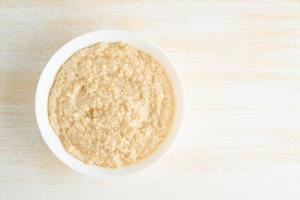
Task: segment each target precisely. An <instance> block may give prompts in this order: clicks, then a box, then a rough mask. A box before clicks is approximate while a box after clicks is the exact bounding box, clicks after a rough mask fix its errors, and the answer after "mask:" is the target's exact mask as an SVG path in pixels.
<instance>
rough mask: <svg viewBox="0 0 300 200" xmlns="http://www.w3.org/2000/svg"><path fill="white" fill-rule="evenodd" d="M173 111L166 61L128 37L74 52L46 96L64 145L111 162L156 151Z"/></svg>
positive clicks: (90, 159) (93, 161) (91, 159)
mask: <svg viewBox="0 0 300 200" xmlns="http://www.w3.org/2000/svg"><path fill="white" fill-rule="evenodd" d="M174 112H175V98H174V93H173V88H172V85H171V83H170V81H169V78H168V76H167V74H166V72H165V71H164V69H163V67H162V66H161V65H160V64H159V63H158V62H157V61H156V60H155V59H154V58H153V57H151V56H150V55H148V54H146V53H144V52H142V51H140V50H138V49H136V48H135V47H133V46H130V45H129V44H127V43H124V42H114V43H106V42H100V43H97V44H95V45H92V46H89V47H87V48H84V49H81V50H79V51H77V52H76V53H74V54H73V55H72V56H71V57H70V58H69V59H68V60H67V61H66V62H65V63H64V64H63V65H62V66H61V68H60V70H59V71H58V73H57V75H56V77H55V80H54V83H53V85H52V88H51V90H50V94H49V101H48V114H49V121H50V125H51V127H52V128H53V130H54V131H55V133H56V134H57V135H58V136H59V139H60V140H61V142H62V144H63V146H64V148H65V149H66V151H68V152H69V153H70V154H71V155H72V156H73V157H75V158H77V159H79V160H81V161H83V162H84V163H86V164H90V165H98V166H102V167H107V168H118V167H122V166H127V165H130V164H133V163H135V162H137V161H138V160H141V159H144V158H146V157H147V156H148V155H149V154H151V153H152V152H154V151H155V150H156V149H157V148H158V147H159V145H160V144H161V143H162V142H163V141H164V139H165V138H166V137H167V136H168V134H169V132H170V128H171V125H172V121H173V117H174Z"/></svg>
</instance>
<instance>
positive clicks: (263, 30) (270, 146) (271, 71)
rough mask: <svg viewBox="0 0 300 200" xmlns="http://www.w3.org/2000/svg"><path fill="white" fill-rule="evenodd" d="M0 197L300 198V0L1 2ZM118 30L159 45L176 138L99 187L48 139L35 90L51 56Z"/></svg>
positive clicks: (273, 199) (97, 183) (48, 0)
mask: <svg viewBox="0 0 300 200" xmlns="http://www.w3.org/2000/svg"><path fill="white" fill-rule="evenodd" d="M0 24H1V26H0V36H1V37H0V154H1V156H0V199H53V198H62V197H63V198H64V199H89V198H101V199H183V198H185V199H209V200H210V199H211V200H218V199H220V200H221V199H222V200H223V199H230V200H234V199H239V200H241V199H243V200H244V199H249V200H250V199H251V200H252V199H272V200H276V199H289V200H291V199H295V200H296V199H297V200H298V199H299V198H300V191H299V188H298V186H299V184H300V123H299V120H300V37H299V36H300V2H299V1H296V0H295V1H248V0H246V1H238V0H237V1H227V0H222V1H214V0H213V1H197V0H189V1H170V0H168V1H158V0H154V1H146V0H142V1H135V0H127V1H96V0H89V1H56V0H55V1H50V0H46V1H32V0H25V1H0ZM103 28H117V29H125V30H130V31H134V32H137V33H140V34H142V35H144V36H145V37H148V38H150V39H151V40H153V41H155V42H156V43H158V44H159V45H160V46H161V47H162V48H164V49H165V50H166V51H167V52H168V53H169V55H170V57H171V58H172V59H173V60H174V62H175V63H176V65H177V66H178V68H179V71H180V73H181V75H182V77H183V80H184V85H185V91H186V95H187V113H186V118H185V123H184V128H183V130H182V133H181V137H180V139H179V140H178V142H177V144H176V146H175V147H174V148H172V150H171V152H170V153H169V154H168V155H167V156H166V157H165V158H164V159H163V160H162V161H161V162H159V163H158V164H157V165H156V166H154V167H153V168H152V169H150V170H149V171H147V172H145V173H142V174H140V175H137V176H133V177H129V178H125V179H121V180H114V181H112V180H101V179H100V180H99V179H94V178H90V177H86V176H83V175H80V174H77V173H76V172H73V171H71V170H70V169H68V168H67V167H65V166H64V165H63V164H62V163H61V162H60V161H58V160H57V159H56V158H55V157H54V156H53V155H52V154H51V152H50V151H49V150H48V148H47V146H46V145H45V144H44V143H43V141H42V139H41V137H40V134H39V131H38V128H37V125H36V121H35V116H34V106H33V105H34V93H35V88H36V84H37V81H38V78H39V75H40V73H41V71H42V69H43V67H44V66H45V64H46V62H47V60H48V59H49V58H50V56H51V55H52V54H53V53H54V52H55V51H56V50H57V49H58V48H59V47H60V46H62V45H63V44H64V43H65V42H67V41H68V40H70V39H72V38H73V37H75V36H78V35H80V34H83V33H86V32H89V31H93V30H98V29H103Z"/></svg>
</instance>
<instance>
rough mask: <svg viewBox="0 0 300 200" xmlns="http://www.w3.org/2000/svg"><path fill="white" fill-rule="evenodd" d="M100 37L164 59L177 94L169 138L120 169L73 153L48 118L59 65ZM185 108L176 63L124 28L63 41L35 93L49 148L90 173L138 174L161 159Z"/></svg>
mask: <svg viewBox="0 0 300 200" xmlns="http://www.w3.org/2000/svg"><path fill="white" fill-rule="evenodd" d="M101 41H106V42H114V41H124V42H127V43H129V44H130V45H133V46H135V47H136V48H138V49H140V50H142V51H144V52H146V53H148V54H150V55H151V56H153V57H154V58H155V59H156V60H158V61H159V62H160V63H161V65H162V66H163V67H164V69H165V71H166V72H167V75H168V77H169V79H170V81H171V84H172V87H173V91H174V95H175V113H174V119H173V123H172V126H171V130H170V132H169V135H168V136H167V138H166V139H165V140H164V141H163V143H162V144H160V146H159V147H158V149H156V150H155V151H154V152H153V153H151V154H150V155H149V156H148V157H147V158H145V159H142V160H140V161H138V162H136V163H134V164H132V165H129V166H126V167H121V168H117V169H109V168H104V167H100V166H95V165H90V166H89V165H86V164H84V163H83V162H82V161H80V160H78V159H76V158H74V157H73V156H71V155H70V154H69V153H68V152H67V151H66V150H65V149H64V147H63V145H62V144H61V142H60V140H59V138H58V136H57V135H56V133H55V132H54V131H53V129H52V128H51V126H50V123H49V119H48V97H49V91H50V89H51V87H52V84H53V80H54V79H55V76H56V73H57V71H58V70H59V69H60V67H61V65H62V64H63V63H64V62H65V61H66V60H67V59H68V58H69V57H70V56H71V55H73V53H75V52H76V51H78V50H79V49H82V48H84V47H88V46H90V45H92V44H95V43H97V42H101ZM184 112H185V95H184V89H183V84H182V80H181V77H180V75H179V72H178V70H177V68H176V67H175V65H174V63H173V62H172V61H171V59H170V58H169V57H168V56H167V54H166V53H165V52H164V51H163V50H162V49H161V48H160V47H159V46H158V45H156V44H155V43H153V42H152V41H150V40H149V39H146V38H144V37H142V36H140V35H138V34H136V33H133V32H129V31H124V30H114V29H104V30H97V31H93V32H89V33H86V34H83V35H80V36H78V37H75V38H74V39H72V40H70V41H69V42H67V43H66V44H64V45H63V46H62V47H61V48H59V49H58V50H57V51H56V52H55V53H54V54H53V55H52V57H51V58H50V59H49V61H48V62H47V64H46V65H45V67H44V69H43V71H42V73H41V75H40V78H39V81H38V84H37V88H36V95H35V114H36V120H37V124H38V127H39V130H40V134H41V135H42V138H43V140H44V142H45V143H46V144H47V146H48V148H49V149H50V151H51V152H52V153H53V154H54V155H55V156H56V157H57V158H58V159H59V160H61V161H62V162H63V163H64V164H65V165H67V166H68V167H69V168H71V169H73V170H75V171H77V172H79V173H82V174H85V175H88V176H93V177H101V178H113V177H120V176H122V175H130V174H135V173H138V172H141V171H143V170H145V169H147V168H149V167H150V166H153V164H154V163H156V162H157V161H158V160H160V159H161V158H162V157H163V156H164V155H165V154H166V153H167V152H168V151H169V150H170V147H171V146H172V145H173V144H174V143H175V141H176V139H177V138H178V136H179V133H180V129H181V127H182V123H183V118H184Z"/></svg>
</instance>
